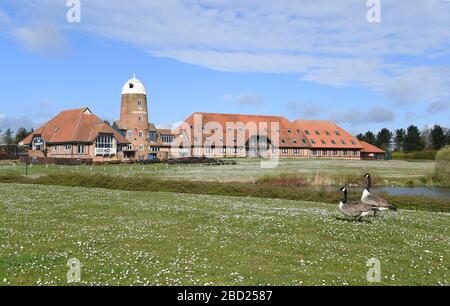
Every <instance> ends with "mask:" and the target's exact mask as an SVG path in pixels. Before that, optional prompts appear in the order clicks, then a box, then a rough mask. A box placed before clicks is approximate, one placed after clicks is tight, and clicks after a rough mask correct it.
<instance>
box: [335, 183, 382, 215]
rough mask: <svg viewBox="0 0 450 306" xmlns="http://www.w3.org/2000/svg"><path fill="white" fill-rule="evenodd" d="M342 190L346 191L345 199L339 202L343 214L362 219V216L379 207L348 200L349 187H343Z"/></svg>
mask: <svg viewBox="0 0 450 306" xmlns="http://www.w3.org/2000/svg"><path fill="white" fill-rule="evenodd" d="M341 191H342V192H343V193H344V199H343V200H342V201H341V202H340V203H339V210H340V211H341V213H342V214H344V215H345V216H348V217H353V218H355V219H358V221H360V220H361V218H362V217H365V216H367V215H368V214H370V213H371V212H372V211H375V210H377V207H375V206H373V205H369V204H364V203H361V202H359V201H358V202H347V188H346V187H342V188H341Z"/></svg>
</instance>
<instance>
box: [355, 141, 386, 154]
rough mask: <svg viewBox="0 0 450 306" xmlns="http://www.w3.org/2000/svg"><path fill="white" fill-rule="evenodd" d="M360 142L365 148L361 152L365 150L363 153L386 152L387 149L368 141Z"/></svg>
mask: <svg viewBox="0 0 450 306" xmlns="http://www.w3.org/2000/svg"><path fill="white" fill-rule="evenodd" d="M360 143H361V144H362V146H363V149H362V150H361V152H363V153H386V151H384V150H382V149H380V148H378V147H376V146H374V145H373V144H370V143H368V142H365V141H360Z"/></svg>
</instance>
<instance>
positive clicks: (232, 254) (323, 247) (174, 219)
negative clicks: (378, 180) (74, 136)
mask: <svg viewBox="0 0 450 306" xmlns="http://www.w3.org/2000/svg"><path fill="white" fill-rule="evenodd" d="M448 221H449V216H448V215H446V214H440V213H429V212H417V211H399V212H398V213H397V214H387V215H386V216H385V217H384V218H378V219H372V218H368V220H366V222H360V223H358V222H353V221H348V220H346V219H343V218H342V217H341V216H340V214H339V212H338V209H337V206H336V205H333V206H331V205H327V204H320V203H311V202H304V201H287V200H274V199H258V198H240V197H239V198H236V197H230V196H226V197H222V196H207V195H188V194H183V195H180V194H174V193H161V192H158V193H153V192H140V191H139V192H130V191H121V190H106V189H92V188H89V189H86V188H80V187H59V186H39V188H37V186H33V185H17V184H0V224H1V227H0V237H1V240H2V243H1V244H0V275H1V280H0V281H1V282H2V285H65V284H67V281H66V274H67V270H68V268H67V261H68V259H70V258H77V259H79V260H80V262H81V264H82V270H81V284H82V285H268V284H271V285H370V283H368V282H367V280H366V275H367V271H368V269H369V268H368V267H367V265H366V263H367V260H368V259H370V258H377V259H379V260H380V262H381V277H382V279H381V281H382V282H381V284H382V285H438V284H440V285H448V284H449V283H448V281H449V271H448V269H449V266H450V262H449V258H448V254H449V252H450V242H449V240H448V237H449V235H450V233H449V228H448Z"/></svg>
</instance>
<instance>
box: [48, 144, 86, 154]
mask: <svg viewBox="0 0 450 306" xmlns="http://www.w3.org/2000/svg"><path fill="white" fill-rule="evenodd" d="M75 147H76V154H78V155H83V154H86V152H87V150H86V145H76V146H75ZM61 148H62V150H61ZM51 150H52V154H70V153H72V145H69V144H67V145H63V146H52V149H51Z"/></svg>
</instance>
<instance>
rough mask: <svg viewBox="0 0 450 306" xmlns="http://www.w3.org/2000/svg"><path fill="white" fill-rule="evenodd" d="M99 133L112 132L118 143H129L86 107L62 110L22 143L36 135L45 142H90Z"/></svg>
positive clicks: (28, 142) (29, 141)
mask: <svg viewBox="0 0 450 306" xmlns="http://www.w3.org/2000/svg"><path fill="white" fill-rule="evenodd" d="M101 133H103V134H113V135H114V138H115V139H116V140H117V142H118V143H121V144H127V143H129V141H128V140H126V139H125V138H124V137H123V136H122V135H120V134H119V133H118V132H117V131H116V130H114V129H113V128H112V127H110V126H109V125H108V124H106V123H105V122H104V121H103V120H101V119H100V118H98V117H97V116H95V115H94V114H92V113H91V111H90V110H89V109H88V108H79V109H72V110H66V111H62V112H61V113H59V114H58V115H57V116H56V117H54V118H53V119H51V120H50V121H48V122H47V123H46V124H44V125H43V126H42V127H40V128H39V129H37V130H36V131H34V132H33V134H31V135H29V136H28V137H27V138H25V139H24V140H23V144H26V145H29V144H31V142H32V140H33V138H34V137H35V136H37V135H40V136H41V137H42V138H44V140H45V142H47V143H77V142H81V143H92V142H94V141H95V139H96V138H97V136H98V134H101Z"/></svg>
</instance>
